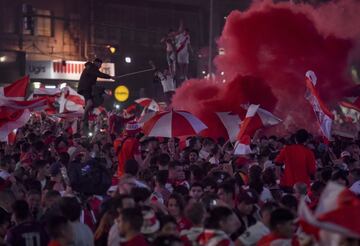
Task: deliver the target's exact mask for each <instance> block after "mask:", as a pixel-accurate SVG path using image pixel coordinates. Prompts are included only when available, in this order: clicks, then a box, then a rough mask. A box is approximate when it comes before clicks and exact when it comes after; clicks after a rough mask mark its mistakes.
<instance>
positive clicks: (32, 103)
mask: <svg viewBox="0 0 360 246" xmlns="http://www.w3.org/2000/svg"><path fill="white" fill-rule="evenodd" d="M47 105H48V100H47V99H46V98H37V99H34V100H29V101H17V100H13V98H12V97H4V96H0V107H7V108H11V109H29V110H33V111H35V110H36V111H40V110H43V109H45V108H46V107H47Z"/></svg>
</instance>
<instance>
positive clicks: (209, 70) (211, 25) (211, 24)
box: [208, 0, 214, 79]
mask: <svg viewBox="0 0 360 246" xmlns="http://www.w3.org/2000/svg"><path fill="white" fill-rule="evenodd" d="M213 9H214V1H213V0H210V18H209V60H208V72H209V78H210V79H212V76H211V74H212V55H213V54H212V49H213Z"/></svg>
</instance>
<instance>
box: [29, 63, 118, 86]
mask: <svg viewBox="0 0 360 246" xmlns="http://www.w3.org/2000/svg"><path fill="white" fill-rule="evenodd" d="M84 64H85V62H84V61H66V62H65V63H64V62H62V61H27V62H26V74H29V75H30V78H31V79H59V80H79V79H80V75H81V73H82V71H83V70H84ZM100 71H101V72H103V73H106V74H109V75H111V76H115V65H114V63H103V64H102V66H101V69H100ZM98 80H99V81H112V80H109V79H102V78H98Z"/></svg>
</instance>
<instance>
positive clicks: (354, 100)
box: [340, 97, 360, 112]
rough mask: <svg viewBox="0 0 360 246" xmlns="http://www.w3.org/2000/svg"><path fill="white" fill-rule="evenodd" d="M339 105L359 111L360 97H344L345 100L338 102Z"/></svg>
mask: <svg viewBox="0 0 360 246" xmlns="http://www.w3.org/2000/svg"><path fill="white" fill-rule="evenodd" d="M340 106H342V107H345V108H349V109H354V110H356V111H358V112H360V97H350V98H346V100H343V101H341V102H340Z"/></svg>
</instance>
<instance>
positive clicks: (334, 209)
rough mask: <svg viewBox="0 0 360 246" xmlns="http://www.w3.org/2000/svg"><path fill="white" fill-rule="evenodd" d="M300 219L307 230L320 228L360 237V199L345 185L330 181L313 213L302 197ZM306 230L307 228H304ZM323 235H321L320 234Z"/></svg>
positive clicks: (312, 230)
mask: <svg viewBox="0 0 360 246" xmlns="http://www.w3.org/2000/svg"><path fill="white" fill-rule="evenodd" d="M298 215H299V221H300V224H301V226H302V227H303V228H311V227H313V228H311V230H308V231H307V232H308V233H309V232H316V229H318V232H319V231H320V230H324V231H330V232H333V233H338V234H341V235H342V236H345V237H352V238H358V239H359V238H360V220H359V219H357V218H360V199H359V198H358V197H357V196H356V195H355V194H354V193H352V192H351V191H350V190H349V189H347V188H346V187H345V186H342V185H339V184H337V183H333V182H329V183H328V184H327V186H326V188H325V190H324V191H323V193H322V194H321V197H320V199H319V204H318V206H317V208H316V210H315V213H313V212H312V211H311V210H310V209H309V207H308V206H307V204H306V201H305V199H302V200H301V201H300V204H299V208H298ZM314 228H315V229H314ZM304 231H306V230H304ZM317 236H319V235H317ZM320 237H321V236H320Z"/></svg>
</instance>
